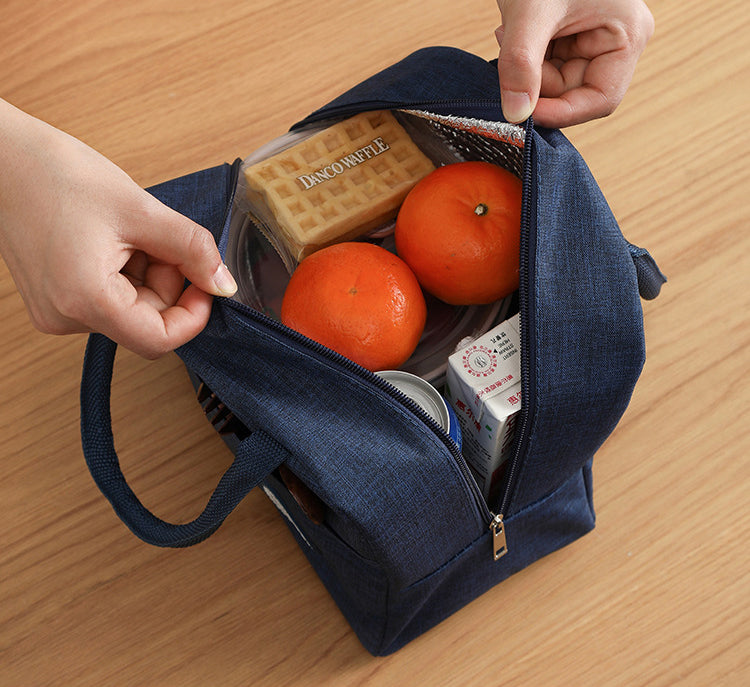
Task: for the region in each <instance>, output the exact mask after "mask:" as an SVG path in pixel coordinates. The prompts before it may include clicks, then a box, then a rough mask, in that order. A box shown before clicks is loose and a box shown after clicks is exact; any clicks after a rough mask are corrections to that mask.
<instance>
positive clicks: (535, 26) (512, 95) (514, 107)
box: [495, 2, 554, 123]
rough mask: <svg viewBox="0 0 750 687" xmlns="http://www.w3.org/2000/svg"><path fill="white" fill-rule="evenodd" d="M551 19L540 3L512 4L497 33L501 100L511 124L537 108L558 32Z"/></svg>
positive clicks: (524, 118)
mask: <svg viewBox="0 0 750 687" xmlns="http://www.w3.org/2000/svg"><path fill="white" fill-rule="evenodd" d="M504 9H505V8H504ZM535 14H537V15H539V16H534V15H535ZM548 19H549V15H548V13H545V12H544V10H543V8H542V11H541V12H540V11H539V8H537V7H536V3H533V2H528V3H526V2H519V3H510V7H508V8H507V9H505V11H504V12H503V25H502V26H500V27H499V28H498V29H497V30H496V31H495V37H496V38H497V42H498V45H499V46H500V54H499V57H498V65H497V67H498V72H499V75H500V98H501V104H502V108H503V115H504V116H505V118H506V119H507V120H508V121H509V122H513V123H517V122H522V121H524V120H526V119H528V118H529V117H530V116H531V113H532V112H533V111H534V108H535V107H536V103H537V100H538V99H539V90H540V88H541V83H542V64H543V63H544V56H545V53H546V51H547V46H548V45H549V42H550V40H551V38H552V34H553V30H554V29H553V26H552V25H551V24H549V23H548Z"/></svg>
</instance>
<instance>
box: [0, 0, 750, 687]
mask: <svg viewBox="0 0 750 687" xmlns="http://www.w3.org/2000/svg"><path fill="white" fill-rule="evenodd" d="M649 5H650V7H651V9H652V12H653V13H654V16H655V18H656V26H657V29H656V34H655V36H654V38H653V39H652V41H651V43H650V44H649V46H648V48H647V51H646V53H645V54H644V55H643V57H642V59H641V61H640V63H639V66H638V68H637V71H636V74H635V77H634V80H633V83H632V85H631V88H630V90H629V92H628V94H627V96H626V98H625V101H624V102H623V104H622V105H621V107H620V108H619V109H618V110H617V112H616V113H615V114H614V115H613V116H611V117H609V118H607V119H604V120H599V121H596V122H591V123H588V124H585V125H581V126H578V127H574V128H572V129H569V130H568V131H567V132H566V133H567V135H568V136H569V137H570V138H571V140H572V141H573V142H574V144H575V145H576V146H577V148H578V149H579V150H580V151H581V153H582V154H583V156H584V158H585V159H586V161H587V162H588V163H589V166H590V167H591V169H592V171H593V173H594V175H595V177H596V178H597V180H598V182H599V184H600V186H601V188H602V189H603V191H604V193H605V195H606V197H607V199H608V200H609V202H610V205H611V207H612V209H613V210H614V212H615V214H616V216H617V217H618V219H619V221H620V224H621V227H622V229H623V232H624V234H625V235H626V237H627V238H628V239H629V240H631V241H632V242H633V243H636V244H639V245H644V246H646V247H647V248H649V250H650V251H651V253H652V254H653V255H654V256H655V258H656V259H657V260H658V262H659V264H660V266H661V268H662V269H663V271H664V272H665V273H666V274H667V276H668V277H669V282H668V284H667V285H666V286H665V287H664V289H663V292H662V295H661V296H660V297H659V298H658V299H657V300H655V301H651V302H646V303H644V313H645V321H646V335H647V347H648V360H647V363H646V367H645V370H644V372H643V375H642V377H641V380H640V383H639V385H638V387H637V388H636V391H635V394H634V396H633V399H632V403H631V405H630V407H629V409H628V411H627V413H626V414H625V416H624V418H623V420H622V422H621V424H620V425H619V426H618V428H617V429H616V430H615V432H614V434H613V435H612V436H611V438H610V439H609V440H608V441H607V442H606V443H605V445H604V446H603V448H602V449H601V450H600V451H599V453H598V454H597V457H596V461H595V468H594V476H595V503H596V507H597V516H598V520H597V528H596V529H595V530H594V531H593V532H592V533H591V534H589V535H587V536H586V537H584V538H582V539H581V540H579V541H577V542H576V543H574V544H573V545H571V546H569V547H567V548H565V549H563V550H561V551H559V552H557V553H555V554H553V555H551V556H549V557H547V558H545V559H543V560H541V561H539V562H537V563H535V564H534V565H532V566H531V567H530V568H528V569H526V570H524V571H522V572H521V573H519V574H517V575H515V576H514V577H512V578H511V579H509V580H508V581H506V582H504V583H503V584H501V585H499V586H497V587H496V588H494V589H492V590H491V591H490V592H488V593H486V594H485V595H484V596H482V597H481V598H479V599H478V600H476V601H475V602H473V603H472V604H470V605H469V606H467V607H466V608H464V609H462V610H461V611H460V612H458V613H456V614H455V615H453V616H452V617H450V618H449V619H448V620H446V621H445V622H443V623H442V624H441V625H439V626H438V627H437V628H435V629H434V630H432V631H430V632H428V633H427V634H426V635H424V636H422V637H420V638H419V639H417V640H415V641H414V642H413V643H411V644H409V645H408V646H407V647H405V648H404V649H403V650H401V651H400V652H398V653H397V654H395V655H393V656H390V657H388V658H385V659H376V658H373V657H371V656H370V655H369V654H368V653H367V652H366V651H365V650H364V649H363V648H362V647H361V645H360V644H359V642H358V640H357V639H356V637H355V635H354V634H353V632H352V631H351V630H350V628H349V626H348V625H347V623H346V621H345V620H344V619H343V617H342V616H341V614H340V613H339V611H338V610H337V608H336V607H335V605H334V603H333V601H332V600H331V598H330V597H329V596H328V593H327V592H326V591H325V589H324V588H323V586H322V584H321V583H320V581H319V580H318V578H317V577H316V575H315V574H314V572H313V571H312V569H311V568H310V567H309V565H308V564H307V562H306V560H305V558H304V556H303V554H302V553H301V552H300V551H299V550H298V549H297V546H296V545H295V543H294V542H293V540H292V537H291V535H290V534H289V532H288V530H287V529H286V526H285V525H284V523H283V522H282V520H281V518H279V517H278V515H277V513H276V511H275V509H274V507H273V505H271V504H270V503H269V502H268V501H267V500H266V499H265V497H264V496H263V495H262V494H261V493H252V494H251V495H250V496H249V497H248V498H247V499H246V500H245V501H244V502H243V503H242V504H241V506H240V507H239V508H238V510H237V511H236V512H235V513H234V514H233V515H232V516H230V518H229V519H228V520H227V522H226V523H225V525H224V526H223V527H222V528H221V529H220V530H219V531H218V533H217V534H216V535H215V536H214V537H212V538H211V539H210V540H209V541H207V542H205V543H203V544H201V545H199V546H196V547H194V548H191V549H187V550H175V551H172V550H161V549H157V548H152V547H150V546H147V545H145V544H142V543H140V541H139V540H137V539H136V538H134V537H133V536H132V535H131V534H130V533H129V532H128V531H127V529H126V528H125V527H124V526H123V525H122V524H121V523H120V521H119V520H117V519H116V517H115V515H114V514H113V512H112V510H111V508H110V506H109V504H108V503H107V502H106V501H105V499H104V498H103V497H102V496H101V494H100V493H99V491H98V490H97V489H96V487H95V485H94V484H93V481H92V480H91V478H90V476H89V474H88V472H87V470H86V467H85V464H84V462H83V457H82V454H81V449H80V439H79V427H78V419H79V411H78V384H79V376H80V368H81V360H82V355H83V348H84V345H85V338H84V337H80V336H75V337H64V338H59V337H51V336H45V335H42V334H40V333H38V332H36V331H35V330H34V329H33V328H32V327H31V325H30V324H29V322H28V319H27V316H26V313H25V310H24V307H23V304H22V301H21V299H20V297H19V296H18V295H17V293H16V291H15V287H14V284H13V281H12V279H11V278H10V276H9V274H8V272H7V270H6V268H5V266H4V264H3V263H0V321H2V330H1V331H0V377H1V379H2V394H0V470H1V471H2V472H1V473H0V475H1V476H0V685H2V687H16V686H18V687H41V686H42V685H54V686H56V687H58V686H66V687H67V686H69V685H87V686H88V685H92V686H94V685H95V686H97V687H101V686H104V685H107V686H109V685H113V686H122V685H156V686H161V685H165V686H169V685H175V686H181V687H187V686H192V685H200V686H212V685H220V686H222V687H230V686H234V685H256V686H265V685H268V686H273V687H279V686H284V685H326V686H328V687H333V686H349V685H378V686H380V685H398V686H399V687H403V686H404V685H441V686H442V685H456V686H463V685H524V686H528V685H534V686H537V685H577V686H580V685H585V686H588V685H595V686H601V685H623V686H628V687H632V686H634V685H663V686H672V685H678V684H679V685H732V686H738V687H739V686H740V685H747V684H750V663H749V661H750V639H749V635H750V610H749V606H750V578H749V575H748V570H749V568H750V566H749V564H750V553H748V552H749V551H750V547H749V546H748V542H747V536H748V529H749V526H750V519H749V518H748V503H749V501H750V499H749V498H748V496H749V494H748V479H749V478H750V474H749V473H750V471H749V469H748V456H749V455H750V441H749V432H748V426H749V424H750V423H749V422H748V417H750V391H749V390H748V382H747V379H748V372H749V371H750V369H749V368H750V365H749V363H750V352H749V351H750V348H749V346H750V326H749V325H748V311H749V309H750V296H749V294H750V282H749V277H748V275H749V274H750V257H748V256H749V255H750V236H749V233H748V228H749V224H750V221H749V220H750V212H749V211H748V207H749V202H750V194H749V191H750V185H749V183H748V182H750V172H749V171H748V169H749V168H748V153H750V146H749V145H748V137H749V134H748V132H749V131H750V114H749V111H748V105H749V104H750V102H749V96H748V93H749V92H750V91H749V90H748V85H749V84H748V76H749V73H750V70H749V66H750V52H749V51H748V49H747V36H748V35H750V10H748V6H747V3H745V2H743V1H742V0H726V1H725V2H722V3H720V6H716V7H714V8H709V7H707V6H706V3H705V2H698V0H685V1H684V2H681V3H674V2H666V1H665V0H653V2H650V3H649ZM499 21H500V18H499V15H498V11H497V8H496V6H495V4H494V3H493V2H492V1H491V0H481V1H480V0H464V1H463V2H461V3H456V2H454V1H450V0H434V1H433V2H429V3H426V2H404V1H403V0H399V1H396V0H381V1H380V2H377V3H360V2H347V1H344V0H339V1H336V0H319V1H318V2H316V3H308V2H299V1H295V0H288V1H287V2H283V3H280V2H276V1H275V0H273V1H272V0H254V1H251V2H237V1H235V0H218V1H216V2H210V3H208V2H197V1H195V0H183V1H181V2H177V1H176V0H149V1H148V2H147V1H145V0H130V2H123V3H115V2H105V1H104V0H70V1H69V2H59V1H58V0H54V1H53V0H24V1H21V0H4V2H3V3H2V11H0V36H2V40H0V96H2V97H3V98H5V99H7V100H9V101H10V102H12V103H13V104H15V105H16V106H18V107H20V108H22V109H24V110H26V111H27V112H30V113H31V114H33V115H35V116H37V117H40V118H41V119H44V120H46V121H48V122H50V123H52V124H54V125H56V126H58V127H60V128H62V129H64V130H65V131H67V132H69V133H71V134H73V135H75V136H77V137H78V138H81V139H82V140H84V141H85V142H87V143H88V144H89V145H91V146H93V147H94V148H96V149H97V150H99V151H100V152H102V153H104V154H105V155H107V156H108V157H110V158H111V159H113V160H114V161H115V162H117V163H118V164H119V165H120V166H121V167H123V168H124V169H125V170H126V171H127V172H128V173H129V174H130V175H131V176H132V177H133V178H134V179H136V180H137V181H138V182H139V183H140V184H142V185H144V186H147V185H150V184H153V183H156V182H159V181H163V180H166V179H169V178H172V177H175V176H177V175H181V174H185V173H188V172H191V171H195V170H198V169H201V168H204V167H207V166H212V165H214V164H218V163H220V162H223V161H227V160H233V159H235V158H236V157H244V156H246V155H248V154H249V153H250V152H252V151H253V150H254V149H255V148H257V147H258V146H259V145H261V144H262V143H264V142H266V141H267V140H269V139H271V138H274V137H275V136H278V135H280V134H281V133H283V132H284V131H285V130H286V128H287V127H288V126H290V125H291V124H292V123H294V122H295V121H297V120H298V119H300V118H301V117H303V116H304V115H306V114H307V113H308V112H310V111H312V110H313V109H315V108H317V107H318V106H319V105H321V104H323V103H325V102H326V101H327V100H329V99H330V98H332V97H334V96H336V95H337V94H338V93H340V92H341V91H343V90H344V89H345V88H347V87H348V86H351V85H353V84H355V83H357V82H358V81H360V80H361V79H363V78H365V77H366V76H368V75H370V74H372V73H373V72H375V71H377V70H379V69H381V68H383V67H386V66H387V65H389V64H391V63H392V62H394V61H396V60H397V59H399V58H401V57H404V56H405V55H407V54H408V53H410V52H412V51H413V50H416V49H418V48H420V47H424V46H428V45H451V46H455V47H459V48H463V49H466V50H469V51H472V52H475V53H477V54H479V55H481V56H483V57H486V58H488V59H489V58H492V57H493V56H494V55H495V52H496V44H495V41H494V37H493V34H492V32H493V29H494V28H495V26H496V25H497V24H499ZM5 173H7V170H0V174H5ZM115 379H116V382H115V385H114V398H113V416H114V425H115V436H116V439H117V445H118V448H119V451H120V455H121V458H122V463H123V468H124V470H125V472H126V474H127V475H128V478H129V479H130V481H131V483H132V485H133V488H134V490H135V491H136V493H138V494H139V495H140V496H141V497H142V498H143V500H144V502H145V503H146V505H147V506H149V507H151V508H152V509H154V510H155V511H156V512H157V513H159V514H160V515H161V516H163V517H165V518H167V519H170V518H171V519H174V520H181V521H185V520H187V519H190V518H192V517H194V516H195V515H196V514H197V513H198V512H199V511H200V509H201V508H202V506H203V503H204V502H205V500H206V498H207V496H208V494H209V493H210V490H211V489H212V487H213V485H214V483H215V482H216V480H217V479H218V477H219V475H220V474H221V472H222V471H223V469H225V467H226V466H227V464H228V461H229V460H230V456H229V454H228V451H227V449H226V448H225V447H224V445H223V444H222V442H221V441H220V440H219V438H218V437H217V436H216V435H215V434H214V432H213V430H212V429H211V428H210V426H209V425H208V423H207V422H205V420H204V419H203V417H202V415H201V412H200V410H199V408H198V406H197V404H196V403H195V400H194V397H193V395H192V389H191V387H190V384H189V382H188V379H187V376H186V374H185V372H184V369H183V368H182V366H181V363H180V362H179V361H178V360H177V358H176V357H175V356H171V355H170V356H167V357H165V358H163V359H160V360H159V361H157V362H151V363H149V362H146V361H144V360H141V359H140V358H137V357H136V356H134V355H132V354H129V353H127V352H121V353H120V354H119V356H118V361H117V365H116V378H115Z"/></svg>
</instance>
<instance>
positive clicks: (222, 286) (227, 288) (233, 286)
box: [214, 262, 237, 296]
mask: <svg viewBox="0 0 750 687" xmlns="http://www.w3.org/2000/svg"><path fill="white" fill-rule="evenodd" d="M214 284H215V286H216V289H217V291H218V292H219V293H218V295H219V296H233V295H234V294H235V293H236V292H237V282H235V281H234V277H233V276H232V275H231V273H230V272H229V269H228V268H227V266H226V265H225V264H224V263H223V262H222V263H221V265H219V269H217V270H216V272H215V273H214Z"/></svg>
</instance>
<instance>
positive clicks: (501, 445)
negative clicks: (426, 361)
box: [445, 315, 521, 500]
mask: <svg viewBox="0 0 750 687" xmlns="http://www.w3.org/2000/svg"><path fill="white" fill-rule="evenodd" d="M445 395H446V397H447V399H448V401H449V402H450V403H451V405H452V407H453V409H454V410H455V412H456V415H457V416H458V420H459V424H460V425H461V434H462V438H463V446H462V451H463V455H464V458H465V459H466V462H467V463H468V465H469V467H470V468H471V471H472V473H473V474H474V477H475V478H476V480H477V484H478V485H479V488H480V490H481V491H482V494H483V495H484V497H485V498H486V499H488V500H489V499H491V498H493V497H494V495H495V490H496V489H497V488H498V487H499V485H500V482H501V477H502V474H503V471H504V469H505V463H506V461H507V459H508V457H509V454H510V447H511V444H512V443H513V434H514V430H515V424H516V419H517V417H518V411H519V410H520V408H521V341H520V336H519V331H518V315H515V316H514V317H511V318H510V319H509V320H506V321H505V322H503V323H502V324H500V325H498V326H496V327H494V328H493V329H491V330H490V331H489V332H487V333H486V334H484V335H483V336H482V337H480V338H479V339H476V340H475V341H473V342H472V343H471V344H469V345H468V346H466V347H465V348H463V349H461V350H459V351H457V352H456V353H454V354H453V355H451V356H450V357H449V358H448V370H447V375H446V389H445Z"/></svg>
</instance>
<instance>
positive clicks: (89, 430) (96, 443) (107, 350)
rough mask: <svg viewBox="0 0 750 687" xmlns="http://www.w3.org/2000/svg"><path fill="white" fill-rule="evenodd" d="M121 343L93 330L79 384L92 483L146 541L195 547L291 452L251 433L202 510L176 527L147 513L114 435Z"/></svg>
mask: <svg viewBox="0 0 750 687" xmlns="http://www.w3.org/2000/svg"><path fill="white" fill-rule="evenodd" d="M116 351H117V344H116V343H114V342H113V341H111V340H110V339H108V338H107V337H105V336H102V335H101V334H92V335H91V336H90V337H89V341H88V345H87V347H86V356H85V358H84V363H83V379H82V382H81V436H82V441H83V453H84V456H85V458H86V463H87V465H88V467H89V471H90V472H91V475H92V477H93V478H94V481H95V482H96V484H97V486H98V487H99V489H101V491H102V493H103V494H104V495H105V496H106V497H107V499H108V500H109V502H110V503H111V504H112V506H113V508H114V510H115V512H116V513H117V515H118V516H119V517H120V518H121V519H122V521H123V522H124V523H125V524H126V525H127V526H128V527H129V528H130V530H131V531H132V532H133V533H134V534H135V535H136V536H138V537H140V538H141V539H142V540H143V541H145V542H147V543H149V544H154V545H155V546H171V547H183V546H191V545H193V544H197V543H198V542H200V541H202V540H203V539H205V538H206V537H208V536H209V535H211V534H213V533H214V532H215V531H216V530H217V529H218V527H219V526H220V525H221V523H222V522H223V521H224V519H225V518H226V517H227V516H228V515H229V514H230V513H231V512H232V511H233V510H234V508H235V507H236V506H237V505H238V504H239V502H240V501H241V500H242V499H243V498H244V497H245V496H246V495H247V493H248V492H249V491H250V490H251V489H252V488H253V487H255V486H257V485H258V484H259V483H260V482H261V481H262V480H263V479H264V478H265V477H266V476H267V475H269V474H270V473H271V472H272V471H273V470H275V469H276V468H277V467H278V466H279V465H280V464H281V463H283V462H284V461H285V460H286V459H287V458H288V456H289V454H288V452H287V451H286V449H284V448H283V447H282V446H281V445H280V444H279V443H277V442H276V441H275V440H274V439H273V438H271V437H270V436H268V435H267V434H265V433H263V432H262V431H258V432H253V433H252V434H251V435H250V436H249V437H247V438H246V439H244V440H243V441H242V442H241V443H240V445H239V447H238V448H237V451H236V454H235V459H234V462H233V463H232V464H231V466H230V467H229V469H228V470H227V471H226V472H225V473H224V475H222V477H221V479H220V481H219V484H218V485H217V487H216V489H215V490H214V492H213V494H212V495H211V498H210V499H209V501H208V504H207V505H206V507H205V509H204V510H203V512H202V513H201V514H200V515H199V516H198V517H197V518H196V519H195V520H193V521H192V522H189V523H185V524H180V525H175V524H172V523H169V522H166V521H164V520H161V519H160V518H158V517H157V516H155V515H154V514H153V513H151V511H149V510H148V509H147V508H146V507H145V506H143V504H141V502H140V501H139V500H138V497H137V496H136V495H135V494H134V493H133V491H132V490H131V489H130V487H129V486H128V483H127V481H126V480H125V476H124V475H123V473H122V470H121V469H120V463H119V460H118V458H117V453H116V451H115V446H114V438H113V435H112V417H111V411H110V391H111V386H112V372H113V368H114V361H115V353H116Z"/></svg>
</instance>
